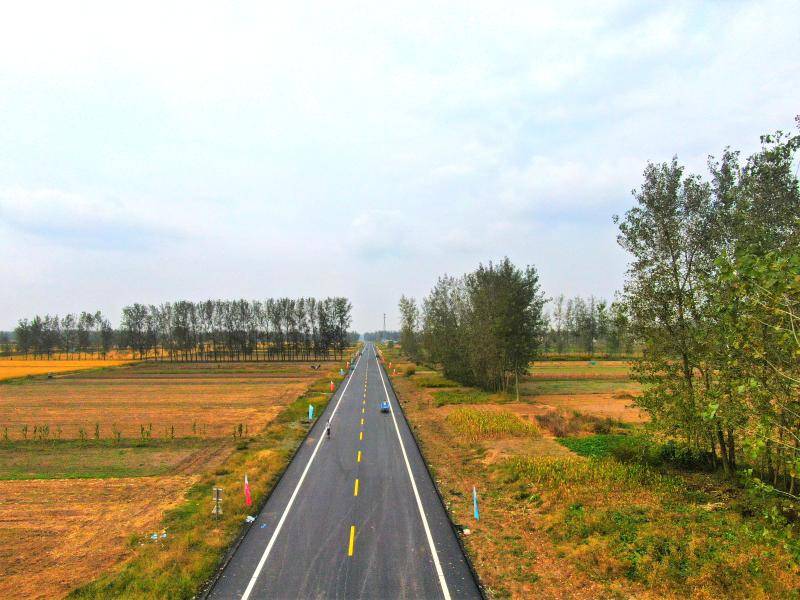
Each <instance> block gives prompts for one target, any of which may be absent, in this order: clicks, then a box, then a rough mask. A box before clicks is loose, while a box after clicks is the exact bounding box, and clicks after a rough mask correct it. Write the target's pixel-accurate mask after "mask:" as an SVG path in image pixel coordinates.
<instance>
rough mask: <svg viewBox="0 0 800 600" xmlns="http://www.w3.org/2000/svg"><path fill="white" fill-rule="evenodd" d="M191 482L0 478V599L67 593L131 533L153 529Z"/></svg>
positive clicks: (116, 555) (118, 556)
mask: <svg viewBox="0 0 800 600" xmlns="http://www.w3.org/2000/svg"><path fill="white" fill-rule="evenodd" d="M193 481H194V478H193V477H190V476H174V477H141V478H132V479H84V480H81V481H73V480H49V481H0V565H2V566H3V573H2V576H1V577H0V598H59V597H63V596H65V595H66V594H67V593H68V592H69V591H70V590H71V589H72V588H74V587H75V586H76V585H78V584H79V583H81V582H84V581H87V580H90V579H92V578H94V577H96V576H97V573H98V572H101V571H103V570H105V569H107V568H108V567H109V566H111V565H113V564H115V563H117V562H119V561H120V560H122V559H124V558H125V557H126V556H127V555H129V554H130V552H131V550H132V548H131V544H130V542H129V539H130V536H131V535H136V536H137V538H138V537H142V538H144V537H145V536H148V535H149V534H151V533H153V532H154V531H155V530H156V528H157V527H158V525H159V522H160V521H161V518H162V517H163V514H164V510H166V509H168V508H170V507H172V506H174V505H176V504H177V503H178V502H180V500H181V499H182V496H183V492H184V490H186V489H187V488H188V487H189V486H190V485H191V484H192V482H193ZM145 543H162V541H161V540H159V542H151V541H150V540H149V539H147V541H145ZM163 543H166V544H168V543H169V532H167V539H166V540H164V541H163Z"/></svg>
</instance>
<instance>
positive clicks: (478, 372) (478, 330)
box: [399, 258, 545, 391]
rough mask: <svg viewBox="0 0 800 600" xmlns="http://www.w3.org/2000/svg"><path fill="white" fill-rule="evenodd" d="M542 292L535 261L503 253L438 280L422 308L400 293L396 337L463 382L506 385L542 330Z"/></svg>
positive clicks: (412, 351) (528, 359)
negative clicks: (520, 263) (522, 262)
mask: <svg viewBox="0 0 800 600" xmlns="http://www.w3.org/2000/svg"><path fill="white" fill-rule="evenodd" d="M544 302H545V299H544V295H543V294H542V292H541V289H540V286H539V276H538V274H537V272H536V269H535V268H534V267H531V266H528V267H526V268H524V269H519V268H517V267H515V266H514V265H513V264H512V263H511V261H510V260H509V259H508V258H505V259H503V260H502V261H501V262H500V263H498V264H492V263H489V264H488V265H486V266H484V265H480V266H479V267H478V268H477V269H476V270H475V271H473V272H472V273H468V274H466V275H464V276H462V277H449V276H444V277H441V278H440V279H439V281H438V282H437V283H436V285H435V286H434V288H433V289H432V290H431V292H430V294H429V295H428V296H427V297H426V298H425V299H424V300H423V302H422V306H421V308H420V307H419V306H418V305H417V303H416V301H415V300H414V299H411V298H406V297H405V296H403V297H402V298H401V299H400V304H399V309H400V317H401V329H400V343H401V345H402V347H403V350H404V352H406V353H407V354H409V355H410V356H411V357H412V358H415V359H417V360H429V361H432V362H435V363H439V364H441V365H442V367H443V370H444V373H445V375H446V376H447V377H449V378H451V379H454V380H456V381H458V382H461V383H463V384H465V385H477V386H479V387H482V388H485V389H491V390H503V391H507V390H509V389H510V388H511V386H512V385H514V384H517V383H518V379H519V374H520V372H522V373H524V372H526V371H527V368H528V364H529V363H530V362H531V360H533V359H534V357H535V355H536V353H537V351H538V349H539V347H540V344H541V339H542V336H543V334H544V319H543V315H542V309H543V306H544Z"/></svg>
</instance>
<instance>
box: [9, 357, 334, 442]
mask: <svg viewBox="0 0 800 600" xmlns="http://www.w3.org/2000/svg"><path fill="white" fill-rule="evenodd" d="M318 377H319V372H318V371H314V370H311V369H310V368H308V366H307V365H303V364H301V363H298V364H297V365H290V366H285V365H284V366H277V365H268V367H267V369H264V370H258V369H257V364H247V365H245V366H238V367H237V366H233V367H229V368H227V369H224V368H209V367H207V366H205V365H200V366H198V367H196V368H195V369H192V368H191V366H189V365H177V366H176V368H174V369H170V368H169V367H168V366H167V365H165V364H160V365H155V366H152V365H150V364H147V363H144V364H140V365H134V366H131V367H126V368H123V369H118V370H117V369H114V370H109V371H103V372H100V373H77V374H74V375H65V376H63V377H59V378H57V379H37V380H33V381H26V382H25V383H24V384H21V385H14V384H10V385H4V386H0V429H1V430H2V432H3V434H4V436H5V435H6V434H7V436H8V438H10V439H12V440H25V439H41V438H43V437H44V438H48V439H113V438H116V437H117V436H119V437H122V438H145V439H152V438H160V439H166V438H170V439H171V438H179V437H186V436H196V437H197V436H199V437H225V436H231V437H232V436H233V431H234V429H235V428H236V429H237V430H238V427H239V425H241V426H242V428H243V432H242V433H245V434H246V433H248V432H255V431H258V430H259V429H261V428H263V426H264V425H265V424H266V423H267V422H269V421H270V420H271V419H272V418H273V417H274V415H275V413H276V411H278V410H280V407H281V406H283V405H285V404H286V403H288V402H290V401H291V400H293V399H294V398H296V397H297V396H299V395H300V394H302V392H303V391H304V390H305V389H306V387H307V386H308V385H309V383H310V382H311V381H313V380H314V379H316V378H318ZM6 428H7V430H6ZM43 431H44V433H43Z"/></svg>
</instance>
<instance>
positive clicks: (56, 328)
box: [14, 310, 115, 358]
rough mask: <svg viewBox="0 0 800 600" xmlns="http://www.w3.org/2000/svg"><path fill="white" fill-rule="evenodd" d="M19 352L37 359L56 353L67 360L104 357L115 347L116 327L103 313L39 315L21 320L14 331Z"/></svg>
mask: <svg viewBox="0 0 800 600" xmlns="http://www.w3.org/2000/svg"><path fill="white" fill-rule="evenodd" d="M14 340H15V345H16V349H17V352H19V353H21V354H24V355H26V356H27V355H28V354H33V355H34V356H37V357H43V356H47V357H50V356H52V355H53V353H61V354H65V355H66V357H67V358H84V357H85V356H87V355H95V354H99V355H101V356H105V355H106V354H107V353H108V352H109V351H110V350H111V348H112V347H113V345H114V340H115V332H114V328H113V327H112V326H111V323H110V322H109V320H108V319H107V318H105V317H104V316H103V314H102V313H101V312H100V311H99V310H98V311H96V312H93V313H91V312H86V311H84V312H81V313H80V314H79V315H75V314H67V315H65V316H64V317H63V318H59V317H58V315H53V316H51V315H45V316H43V317H41V316H39V315H37V316H35V317H33V319H31V320H30V321H29V320H28V319H22V320H20V321H19V324H18V325H17V327H16V329H15V330H14Z"/></svg>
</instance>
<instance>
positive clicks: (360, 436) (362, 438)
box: [358, 431, 364, 441]
mask: <svg viewBox="0 0 800 600" xmlns="http://www.w3.org/2000/svg"><path fill="white" fill-rule="evenodd" d="M358 439H359V440H361V441H363V440H364V432H363V431H359V432H358Z"/></svg>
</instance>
